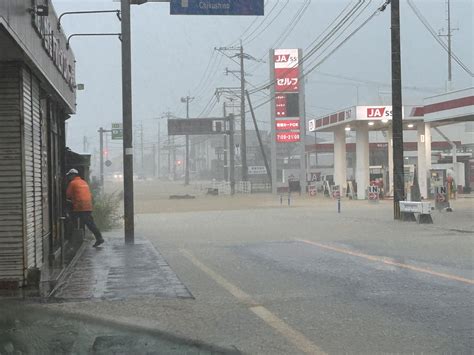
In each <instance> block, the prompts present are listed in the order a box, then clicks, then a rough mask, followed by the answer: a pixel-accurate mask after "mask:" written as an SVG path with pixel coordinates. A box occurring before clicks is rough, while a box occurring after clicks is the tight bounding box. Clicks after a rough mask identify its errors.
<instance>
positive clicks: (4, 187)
mask: <svg viewBox="0 0 474 355" xmlns="http://www.w3.org/2000/svg"><path fill="white" fill-rule="evenodd" d="M57 21H58V17H57V15H56V14H55V12H54V9H53V7H52V4H51V2H50V0H2V1H0V288H6V287H7V288H16V287H23V286H26V285H28V284H32V283H36V282H38V281H39V279H40V278H41V279H45V278H48V277H51V274H52V273H53V271H54V270H58V269H60V268H61V267H62V262H61V259H62V257H63V252H64V248H62V246H63V245H64V238H63V235H62V233H63V232H62V228H61V217H62V216H63V205H64V199H63V185H64V184H63V182H64V180H63V178H64V169H65V165H64V164H65V156H64V155H65V121H66V120H67V119H68V118H69V116H70V115H71V114H73V113H74V112H75V106H76V95H75V60H74V55H73V53H72V50H71V49H69V50H68V49H66V37H65V36H64V34H63V33H60V32H59V31H57Z"/></svg>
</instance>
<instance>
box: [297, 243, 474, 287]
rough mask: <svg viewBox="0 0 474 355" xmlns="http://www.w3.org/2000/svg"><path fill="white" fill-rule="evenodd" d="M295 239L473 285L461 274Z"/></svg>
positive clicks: (473, 281) (472, 281) (471, 281)
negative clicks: (447, 272) (438, 270)
mask: <svg viewBox="0 0 474 355" xmlns="http://www.w3.org/2000/svg"><path fill="white" fill-rule="evenodd" d="M296 241H298V242H302V243H306V244H311V245H315V246H317V247H320V248H323V249H327V250H331V251H335V252H338V253H342V254H346V255H351V256H357V257H359V258H363V259H366V260H370V261H374V262H379V263H383V264H386V265H391V266H396V267H400V268H403V269H408V270H411V271H416V272H421V273H424V274H428V275H432V276H437V277H442V278H445V279H448V280H454V281H459V282H463V283H466V284H470V285H474V280H471V279H467V278H465V277H461V276H457V275H451V274H446V273H443V272H437V271H433V270H430V269H425V268H421V267H418V266H413V265H409V264H404V263H399V262H396V261H392V260H389V259H387V258H384V257H380V256H374V255H369V254H364V253H360V252H357V251H353V250H350V249H346V248H339V247H334V246H332V245H327V244H322V243H318V242H313V241H311V240H306V239H296Z"/></svg>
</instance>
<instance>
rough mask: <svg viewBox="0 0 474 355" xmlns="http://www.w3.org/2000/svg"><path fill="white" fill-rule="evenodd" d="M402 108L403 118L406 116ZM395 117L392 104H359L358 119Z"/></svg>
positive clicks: (389, 118)
mask: <svg viewBox="0 0 474 355" xmlns="http://www.w3.org/2000/svg"><path fill="white" fill-rule="evenodd" d="M404 111H405V110H404V108H402V118H405V112H404ZM392 117H393V110H392V106H357V119H358V120H374V121H377V120H391V119H392Z"/></svg>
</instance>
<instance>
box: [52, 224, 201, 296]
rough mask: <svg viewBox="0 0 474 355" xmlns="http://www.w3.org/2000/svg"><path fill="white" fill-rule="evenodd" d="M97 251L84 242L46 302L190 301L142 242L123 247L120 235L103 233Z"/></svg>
mask: <svg viewBox="0 0 474 355" xmlns="http://www.w3.org/2000/svg"><path fill="white" fill-rule="evenodd" d="M104 239H105V243H104V244H103V245H102V246H101V247H98V248H93V247H92V243H93V242H92V241H86V242H85V245H84V246H83V247H82V248H81V250H80V251H79V252H78V255H77V256H76V258H75V259H74V261H73V262H72V263H71V265H70V267H69V268H68V270H67V271H66V272H65V273H64V276H63V277H62V279H61V280H60V281H59V282H58V285H57V286H56V288H55V289H54V290H53V292H52V293H51V295H50V297H49V300H48V301H49V302H59V301H78V300H93V299H109V300H116V299H128V298H133V297H141V296H156V297H162V298H192V295H191V294H190V292H189V291H188V290H187V288H186V287H185V286H184V285H183V283H182V282H181V281H180V280H179V279H178V277H177V275H176V274H175V273H174V272H173V270H171V268H170V266H169V265H168V263H167V262H166V260H165V259H164V258H163V256H162V255H161V254H160V253H159V252H158V251H157V250H156V249H155V248H154V247H153V245H152V244H151V243H150V242H149V241H147V240H144V239H138V240H136V241H135V244H134V245H126V244H125V243H124V240H123V237H121V233H117V232H111V233H104Z"/></svg>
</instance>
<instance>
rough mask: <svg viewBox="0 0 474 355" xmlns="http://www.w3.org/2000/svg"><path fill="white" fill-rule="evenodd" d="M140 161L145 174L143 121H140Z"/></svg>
mask: <svg viewBox="0 0 474 355" xmlns="http://www.w3.org/2000/svg"><path fill="white" fill-rule="evenodd" d="M140 162H141V166H142V175H145V160H144V147H143V122H140Z"/></svg>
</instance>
